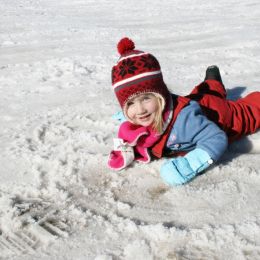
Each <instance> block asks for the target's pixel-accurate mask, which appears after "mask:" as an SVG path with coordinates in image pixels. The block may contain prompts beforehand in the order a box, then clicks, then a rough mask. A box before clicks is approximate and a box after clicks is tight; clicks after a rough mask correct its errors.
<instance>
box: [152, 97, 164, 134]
mask: <svg viewBox="0 0 260 260" xmlns="http://www.w3.org/2000/svg"><path fill="white" fill-rule="evenodd" d="M152 94H153V95H154V96H155V97H156V98H157V101H158V109H157V112H156V114H155V119H154V122H153V124H152V128H153V130H154V131H156V132H157V133H158V134H161V133H162V132H163V109H164V103H165V102H164V99H163V98H162V97H161V96H160V95H158V94H157V95H156V94H154V93H152Z"/></svg>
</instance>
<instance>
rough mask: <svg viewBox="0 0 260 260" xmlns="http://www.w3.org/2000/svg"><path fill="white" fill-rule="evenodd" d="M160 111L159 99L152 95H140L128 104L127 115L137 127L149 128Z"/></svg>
mask: <svg viewBox="0 0 260 260" xmlns="http://www.w3.org/2000/svg"><path fill="white" fill-rule="evenodd" d="M158 109H159V104H158V98H157V97H156V96H155V95H153V94H151V93H147V94H140V95H138V96H136V97H134V98H132V99H130V100H129V101H128V102H127V103H126V114H127V116H128V117H129V119H130V120H131V121H132V122H133V123H134V124H136V125H141V126H149V125H151V124H152V123H153V122H154V120H155V117H156V113H157V110H158Z"/></svg>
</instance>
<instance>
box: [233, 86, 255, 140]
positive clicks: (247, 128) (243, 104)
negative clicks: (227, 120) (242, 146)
mask: <svg viewBox="0 0 260 260" xmlns="http://www.w3.org/2000/svg"><path fill="white" fill-rule="evenodd" d="M232 103H233V109H234V111H233V112H234V113H233V115H234V124H236V122H237V125H239V128H240V130H241V133H242V134H245V135H248V134H253V133H255V132H256V131H257V130H258V129H259V128H260V92H259V91H256V92H252V93H250V94H249V95H247V96H245V97H244V98H240V99H238V100H237V101H233V102H232Z"/></svg>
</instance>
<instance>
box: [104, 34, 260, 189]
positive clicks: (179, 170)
mask: <svg viewBox="0 0 260 260" xmlns="http://www.w3.org/2000/svg"><path fill="white" fill-rule="evenodd" d="M117 48H118V52H119V53H120V55H121V57H120V59H119V61H118V62H117V64H116V65H115V66H114V67H113V69H112V84H113V89H114V91H115V94H116V97H117V99H118V101H119V103H120V105H121V107H122V110H123V115H124V118H126V121H124V120H122V121H123V122H122V123H121V125H120V127H119V131H118V138H116V139H114V150H113V151H112V152H111V153H110V156H109V160H108V165H109V167H110V168H112V169H114V170H121V169H123V168H125V167H127V166H128V165H130V164H131V163H132V162H133V161H135V160H136V161H139V162H144V163H148V162H150V160H151V157H156V158H161V157H162V156H170V157H173V158H170V159H168V160H166V161H165V162H164V163H163V164H162V166H161V170H160V173H161V177H162V179H163V180H164V182H165V183H167V184H169V185H171V186H173V185H179V184H184V183H186V182H188V181H190V180H191V179H193V178H194V177H195V176H196V175H198V174H199V173H200V172H202V171H203V170H205V169H207V168H208V167H209V166H210V165H211V164H213V163H215V162H216V161H217V160H218V159H219V158H220V157H221V156H222V155H223V153H224V152H225V150H226V148H227V146H228V143H231V142H233V141H235V140H238V139H239V138H241V137H242V136H244V135H248V134H252V133H254V132H255V131H256V130H257V129H258V128H260V92H258V91H257V92H253V93H251V94H249V95H247V96H246V97H244V98H241V99H238V100H236V101H231V100H227V99H226V90H225V87H224V85H223V83H222V79H221V76H220V73H219V69H218V67H217V66H210V67H208V68H207V71H206V77H205V80H204V81H203V82H202V83H201V84H199V85H198V86H196V87H195V88H194V89H193V90H192V92H191V93H190V94H189V95H188V96H185V97H182V96H177V95H174V94H171V93H170V92H169V90H168V89H167V87H166V85H165V83H164V81H163V76H162V72H161V69H160V65H159V62H158V61H157V59H156V58H155V57H154V56H153V55H151V54H149V53H147V52H142V51H138V50H135V45H134V43H133V42H132V41H131V40H130V39H128V38H123V39H122V40H121V41H120V42H119V43H118V45H117ZM119 117H120V114H119Z"/></svg>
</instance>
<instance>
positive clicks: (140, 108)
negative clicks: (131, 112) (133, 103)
mask: <svg viewBox="0 0 260 260" xmlns="http://www.w3.org/2000/svg"><path fill="white" fill-rule="evenodd" d="M144 113H145V107H144V106H143V104H142V103H141V102H138V103H137V114H144Z"/></svg>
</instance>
